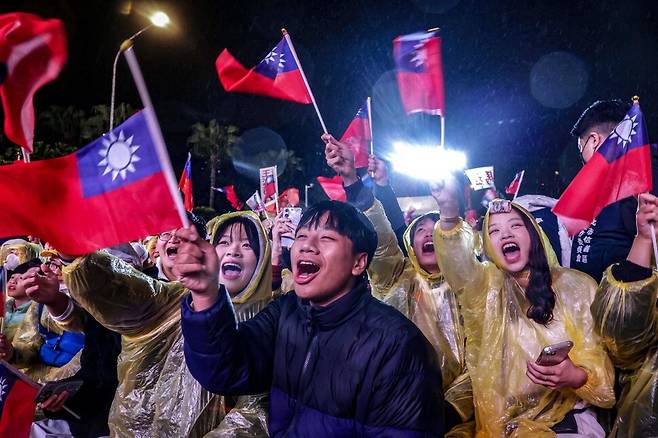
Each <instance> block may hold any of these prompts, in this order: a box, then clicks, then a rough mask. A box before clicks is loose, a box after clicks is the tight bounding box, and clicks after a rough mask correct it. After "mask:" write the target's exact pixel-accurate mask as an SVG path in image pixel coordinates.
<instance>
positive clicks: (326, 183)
mask: <svg viewBox="0 0 658 438" xmlns="http://www.w3.org/2000/svg"><path fill="white" fill-rule="evenodd" d="M317 179H318V182H319V183H320V185H321V186H322V189H323V190H324V192H325V193H326V194H327V196H328V197H329V199H331V200H333V201H343V202H345V201H347V195H346V194H345V188H344V187H343V178H342V177H341V176H340V175H336V176H334V177H331V178H329V177H325V176H318V178H317Z"/></svg>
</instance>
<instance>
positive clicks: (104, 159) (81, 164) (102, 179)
mask: <svg viewBox="0 0 658 438" xmlns="http://www.w3.org/2000/svg"><path fill="white" fill-rule="evenodd" d="M76 155H77V157H78V169H79V171H80V184H81V185H82V194H83V196H84V197H85V198H87V197H90V196H97V195H100V194H102V193H106V192H109V191H112V190H116V189H118V188H121V187H124V186H126V185H128V184H131V183H133V182H135V181H139V180H140V179H142V178H145V177H147V176H150V175H153V174H155V173H157V172H160V171H161V170H162V168H161V167H160V161H159V160H158V156H157V153H156V150H155V145H154V144H153V139H152V138H151V135H150V133H149V130H148V127H147V126H146V118H145V116H144V113H143V112H139V113H137V114H135V115H134V116H132V117H131V118H129V119H128V120H127V121H125V122H124V123H123V124H121V125H120V126H117V127H116V128H114V129H113V130H112V131H111V132H110V133H108V134H105V135H104V136H102V137H101V138H99V139H97V140H94V141H93V142H92V143H90V144H88V145H87V146H85V147H84V148H82V149H80V150H79V151H77V152H76Z"/></svg>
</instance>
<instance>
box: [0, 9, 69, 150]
mask: <svg viewBox="0 0 658 438" xmlns="http://www.w3.org/2000/svg"><path fill="white" fill-rule="evenodd" d="M66 58H67V50H66V34H65V32H64V24H63V23H62V22H61V21H60V20H43V19H41V18H40V17H38V16H36V15H32V14H25V13H20V12H19V13H12V14H4V15H0V95H1V96H2V106H3V109H4V113H5V134H6V135H7V138H8V139H9V140H11V141H13V142H14V143H16V144H17V145H19V146H21V147H23V148H25V149H26V150H27V151H28V152H32V143H33V140H34V106H33V104H32V98H33V97H34V94H35V93H36V92H37V90H38V89H39V88H41V87H42V86H43V85H45V84H47V83H48V82H50V81H52V80H54V79H55V78H56V77H57V76H58V75H59V72H60V71H61V70H62V68H63V67H64V64H66Z"/></svg>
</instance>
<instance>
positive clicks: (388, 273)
mask: <svg viewBox="0 0 658 438" xmlns="http://www.w3.org/2000/svg"><path fill="white" fill-rule="evenodd" d="M365 215H366V216H367V217H368V219H370V221H371V222H372V224H373V226H374V227H375V230H376V231H377V250H376V251H375V255H374V257H373V260H372V262H371V263H370V267H369V268H368V275H369V277H370V284H371V287H372V294H373V295H374V296H375V297H377V298H379V299H380V300H382V301H384V302H385V303H387V304H390V305H391V306H393V307H395V308H396V309H398V310H399V311H400V312H402V313H403V314H404V315H405V316H406V317H407V318H409V319H410V320H411V321H413V322H414V324H416V326H417V327H418V328H419V329H420V330H421V331H422V332H423V334H424V335H425V337H426V338H427V339H428V340H429V341H430V343H431V344H432V347H433V349H434V352H435V353H436V357H437V360H438V363H439V365H440V367H441V374H442V376H443V390H444V392H445V399H446V401H448V402H449V403H450V404H451V405H453V406H454V408H455V410H456V411H457V412H458V413H459V415H460V416H461V417H462V420H463V421H467V420H469V419H470V418H471V417H472V415H473V399H472V393H471V389H470V382H469V379H468V375H467V374H466V373H465V372H466V370H465V362H464V344H465V338H464V330H463V327H462V324H461V321H460V315H459V306H458V303H457V297H456V295H455V294H454V292H453V291H452V290H451V289H450V286H448V284H447V283H446V281H445V280H444V278H443V276H442V275H441V274H440V273H436V274H430V273H429V272H427V271H425V270H424V269H423V268H421V267H420V265H419V264H418V260H417V259H416V255H415V253H414V250H413V246H412V242H411V230H412V229H413V227H414V225H415V224H416V223H417V222H418V221H420V220H422V219H423V218H425V217H426V216H420V217H419V218H417V219H416V220H415V221H414V222H413V223H412V224H411V225H410V226H409V227H408V228H407V230H406V232H405V233H404V244H405V247H406V249H407V253H408V254H409V257H404V255H403V254H402V251H401V250H400V247H399V246H398V241H397V238H396V236H395V233H394V232H393V229H392V228H391V224H390V223H389V221H388V219H387V218H386V215H385V213H384V209H383V207H382V205H381V203H380V202H379V201H375V203H374V204H373V206H372V207H370V208H369V209H368V210H366V211H365Z"/></svg>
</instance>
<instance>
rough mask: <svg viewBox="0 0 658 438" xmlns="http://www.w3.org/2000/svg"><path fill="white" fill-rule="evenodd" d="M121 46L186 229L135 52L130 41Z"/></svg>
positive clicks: (157, 124)
mask: <svg viewBox="0 0 658 438" xmlns="http://www.w3.org/2000/svg"><path fill="white" fill-rule="evenodd" d="M121 46H122V48H123V49H124V50H123V55H124V56H125V57H126V61H128V67H130V73H131V74H132V76H133V80H134V81H135V85H136V86H137V91H139V97H140V98H141V99H142V104H143V105H144V116H145V119H146V125H147V126H148V129H149V132H150V133H151V137H152V138H153V143H154V145H155V150H156V152H157V154H158V159H159V160H160V165H161V166H162V173H163V174H164V177H165V181H166V182H167V186H168V187H169V192H170V194H171V198H172V200H173V201H174V204H175V205H176V210H178V216H179V217H180V220H181V222H182V224H183V226H184V227H186V228H188V227H189V226H190V221H189V220H188V219H187V213H186V212H185V208H184V207H183V201H182V200H181V197H180V194H179V193H178V185H177V184H176V179H175V177H174V169H173V168H172V166H171V160H170V159H169V154H168V153H167V146H166V145H165V142H164V138H163V137H162V131H161V130H160V125H159V123H158V119H157V117H156V116H155V111H154V110H153V103H152V102H151V97H150V96H149V92H148V90H147V89H146V83H145V82H144V77H143V76H142V70H141V69H140V68H139V63H138V62H137V58H136V57H135V52H134V51H133V47H132V46H133V42H132V41H130V40H127V41H124V44H122V45H121Z"/></svg>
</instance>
